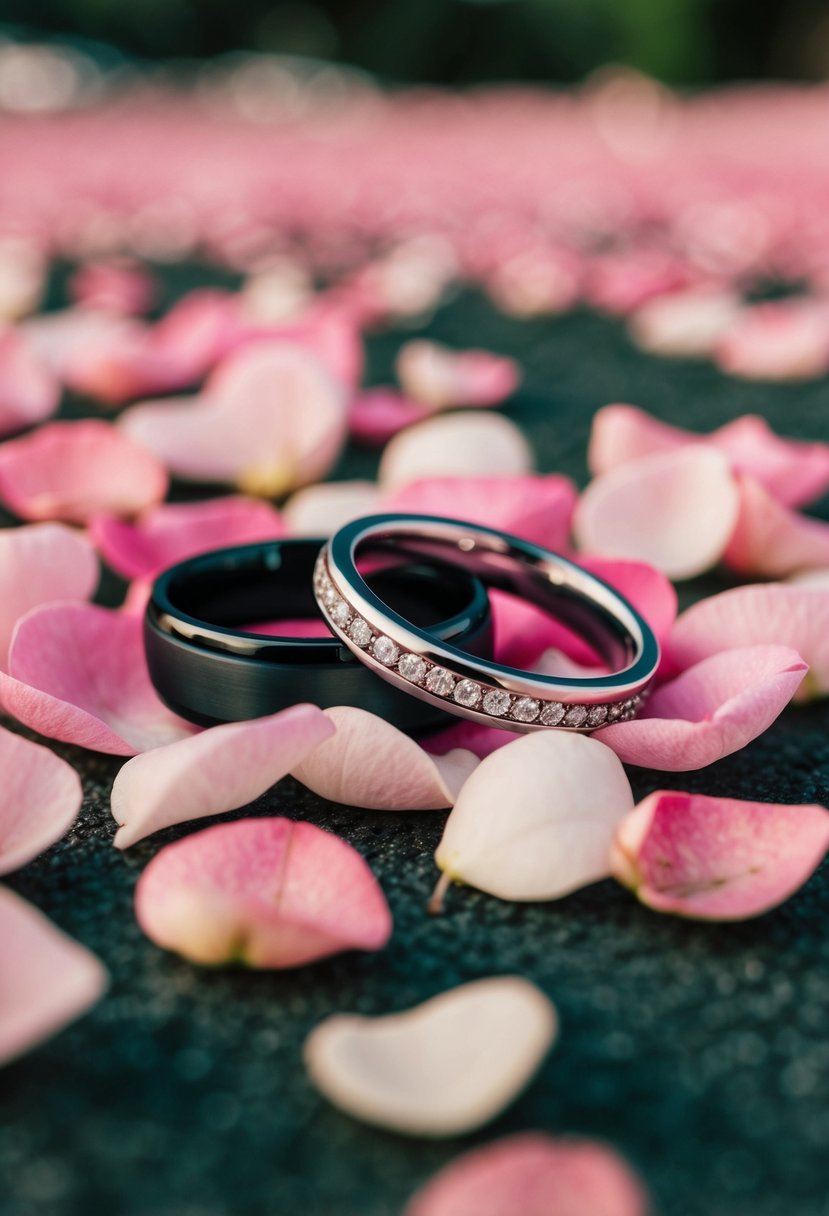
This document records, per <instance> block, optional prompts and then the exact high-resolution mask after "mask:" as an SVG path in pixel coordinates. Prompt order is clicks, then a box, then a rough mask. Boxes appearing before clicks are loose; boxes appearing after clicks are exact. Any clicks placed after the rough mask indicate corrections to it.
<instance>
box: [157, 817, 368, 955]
mask: <svg viewBox="0 0 829 1216" xmlns="http://www.w3.org/2000/svg"><path fill="white" fill-rule="evenodd" d="M135 914H136V917H137V919H138V923H139V925H140V926H141V928H142V929H143V930H144V932H145V933H146V934H147V936H148V937H149V938H150V939H151V940H152V941H154V942H155V943H156V945H158V946H162V947H163V948H164V949H165V950H175V951H176V953H178V954H181V955H183V956H184V958H187V959H189V960H190V961H191V962H194V963H203V964H217V963H244V964H246V965H247V966H248V967H299V966H301V965H303V964H304V963H310V962H313V961H314V960H316V959H319V958H325V957H327V956H328V955H330V954H338V953H339V952H340V951H342V950H379V949H381V948H382V947H383V946H385V944H386V942H387V941H388V940H389V937H390V936H391V930H392V922H391V914H390V912H389V909H388V905H387V903H386V900H385V898H384V896H383V892H382V891H381V890H380V887H379V886H378V884H377V881H376V879H375V878H374V875H373V874H372V872H371V870H370V869H369V868H368V866H367V865H366V863H365V861H364V860H363V858H362V857H361V856H360V854H359V853H358V852H357V851H356V849H353V848H352V847H351V845H349V844H346V842H345V841H344V840H340V838H339V837H338V836H334V835H333V834H332V833H330V832H324V831H322V829H321V828H317V827H314V825H313V824H310V823H293V822H291V820H290V819H240V820H236V821H235V822H233V823H220V824H218V825H217V826H216V827H212V828H206V829H205V830H204V831H201V832H196V833H195V834H194V835H192V836H186V837H185V838H184V839H183V840H179V841H177V842H176V843H175V844H171V845H167V846H166V847H165V848H163V849H162V850H161V852H160V853H158V854H156V856H155V857H154V858H153V860H152V861H151V862H150V864H149V865H148V866H147V868H146V869H145V870H144V873H143V874H142V875H141V877H140V879H139V880H138V886H137V887H136V890H135Z"/></svg>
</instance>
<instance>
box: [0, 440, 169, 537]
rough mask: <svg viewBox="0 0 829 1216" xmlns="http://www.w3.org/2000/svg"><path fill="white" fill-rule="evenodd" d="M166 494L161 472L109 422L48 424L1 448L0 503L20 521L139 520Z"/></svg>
mask: <svg viewBox="0 0 829 1216" xmlns="http://www.w3.org/2000/svg"><path fill="white" fill-rule="evenodd" d="M166 492H167V474H166V472H165V471H164V469H163V467H162V466H161V465H160V464H159V463H158V461H157V460H156V459H155V458H154V457H153V456H151V455H150V454H149V452H145V451H144V450H143V449H142V448H140V447H139V446H138V445H137V444H135V443H132V442H131V440H129V439H128V438H127V437H126V436H125V435H123V434H121V433H120V432H119V431H118V430H116V428H115V427H113V426H110V424H109V423H108V422H101V421H98V420H96V419H89V420H86V421H83V422H50V423H47V424H46V426H43V427H41V428H40V430H38V431H35V432H34V433H33V434H31V435H24V436H23V437H22V438H21V439H12V440H10V441H9V442H7V443H4V444H3V446H2V448H0V499H1V500H2V501H3V502H4V503H5V504H6V506H7V507H9V508H10V510H12V511H14V513H15V515H18V516H20V518H21V519H62V520H66V521H67V522H68V523H84V522H85V521H86V520H87V519H89V518H90V516H92V515H95V514H96V513H97V512H99V511H109V512H111V513H112V514H113V515H136V514H137V513H138V512H139V511H143V510H146V508H148V507H151V506H154V505H155V504H156V503H157V502H160V501H161V499H162V498H163V497H164V495H165V494H166Z"/></svg>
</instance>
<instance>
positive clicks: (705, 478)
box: [574, 446, 739, 579]
mask: <svg viewBox="0 0 829 1216" xmlns="http://www.w3.org/2000/svg"><path fill="white" fill-rule="evenodd" d="M738 508H739V492H738V489H737V484H736V481H735V479H734V477H733V476H732V473H731V470H730V468H729V464H728V461H727V459H726V458H725V456H723V455H722V453H720V452H717V451H714V450H713V449H711V448H707V447H703V446H689V447H685V448H679V449H677V450H676V451H671V452H661V453H656V454H654V455H651V456H643V457H642V458H641V459H639V460H636V461H633V462H631V463H629V464H625V465H622V466H621V467H620V468H617V469H613V470H612V471H611V472H609V473H604V474H602V475H601V476H599V477H596V478H594V480H593V481H591V483H590V484H589V485H588V487H587V489H586V490H585V491H584V493H583V494H582V496H581V499H580V500H579V503H578V506H577V507H576V514H575V520H574V525H575V532H576V537H577V540H578V543H579V546H580V548H582V549H586V550H589V551H592V552H594V553H598V554H602V555H607V556H610V557H627V558H636V559H638V560H640V561H645V562H648V563H649V564H650V565H652V566H656V568H657V569H658V570H662V571H663V572H664V573H665V574H667V575H668V576H669V578H673V579H683V578H692V577H694V576H695V575H697V574H702V573H703V572H704V571H705V570H708V569H710V568H711V566H713V565H714V564H715V563H716V562H717V561H719V559H720V557H721V556H722V554H723V552H724V550H725V547H726V545H727V544H728V541H729V538H730V536H731V533H732V532H733V530H734V525H735V523H736V521H737V512H738Z"/></svg>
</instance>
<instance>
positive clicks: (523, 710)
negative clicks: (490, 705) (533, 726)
mask: <svg viewBox="0 0 829 1216" xmlns="http://www.w3.org/2000/svg"><path fill="white" fill-rule="evenodd" d="M540 709H541V706H540V705H539V703H538V701H536V700H535V698H534V697H519V698H518V700H517V701H516V702H515V704H514V705H513V707H512V716H513V718H515V721H516V722H535V720H536V718H537V717H538V711H539V710H540Z"/></svg>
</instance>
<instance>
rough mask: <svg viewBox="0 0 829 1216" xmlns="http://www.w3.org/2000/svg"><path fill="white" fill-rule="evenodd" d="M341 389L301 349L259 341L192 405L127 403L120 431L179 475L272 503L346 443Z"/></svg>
mask: <svg viewBox="0 0 829 1216" xmlns="http://www.w3.org/2000/svg"><path fill="white" fill-rule="evenodd" d="M346 423H347V411H346V406H345V398H344V394H343V391H342V389H341V388H340V387H339V386H338V385H337V384H336V383H335V382H334V381H333V380H332V379H331V378H330V376H329V375H328V373H327V372H326V371H325V369H324V368H323V367H322V365H321V364H320V363H318V362H317V360H316V359H315V358H314V357H313V356H312V355H310V354H308V353H307V352H306V351H305V350H303V349H302V348H301V347H300V346H297V345H293V344H289V343H271V342H268V343H265V342H263V343H258V344H255V345H253V346H249V347H246V348H245V349H243V350H241V351H239V352H238V353H237V354H235V355H234V356H232V357H231V358H230V359H229V360H228V361H227V362H225V363H223V364H222V365H221V366H220V367H219V368H218V369H217V371H216V372H215V373H214V375H213V376H212V377H211V379H210V381H209V383H208V385H207V387H206V388H205V390H204V392H203V393H202V394H201V395H200V396H197V397H194V398H191V399H189V400H186V399H185V400H181V401H176V400H170V401H152V402H147V403H145V404H141V405H136V406H133V407H132V408H131V409H129V410H127V412H126V413H125V414H124V415H123V416H122V418H121V420H120V422H119V425H120V426H121V427H122V428H123V430H124V432H125V433H126V434H127V435H129V436H130V437H131V438H132V439H134V440H135V441H136V442H137V443H140V444H143V445H144V447H146V448H147V449H148V450H149V451H151V452H153V453H154V454H155V455H156V456H157V457H158V459H159V460H161V461H163V463H164V464H166V465H167V467H168V468H169V469H170V470H171V471H172V472H173V473H175V474H176V475H177V476H179V477H184V478H188V479H190V480H196V481H224V482H230V483H233V484H236V485H237V486H238V487H239V488H240V489H241V490H244V491H247V492H249V493H254V494H261V495H262V496H264V497H276V496H278V495H280V494H284V493H285V492H287V491H288V490H291V489H293V488H294V487H295V486H300V485H305V484H307V483H308V482H312V481H317V480H318V479H320V478H322V477H324V476H325V475H326V473H328V471H329V470H330V468H331V466H332V464H333V463H334V461H335V460H336V458H337V456H338V455H339V453H340V450H341V448H342V446H343V442H344V440H345V434H346Z"/></svg>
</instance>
